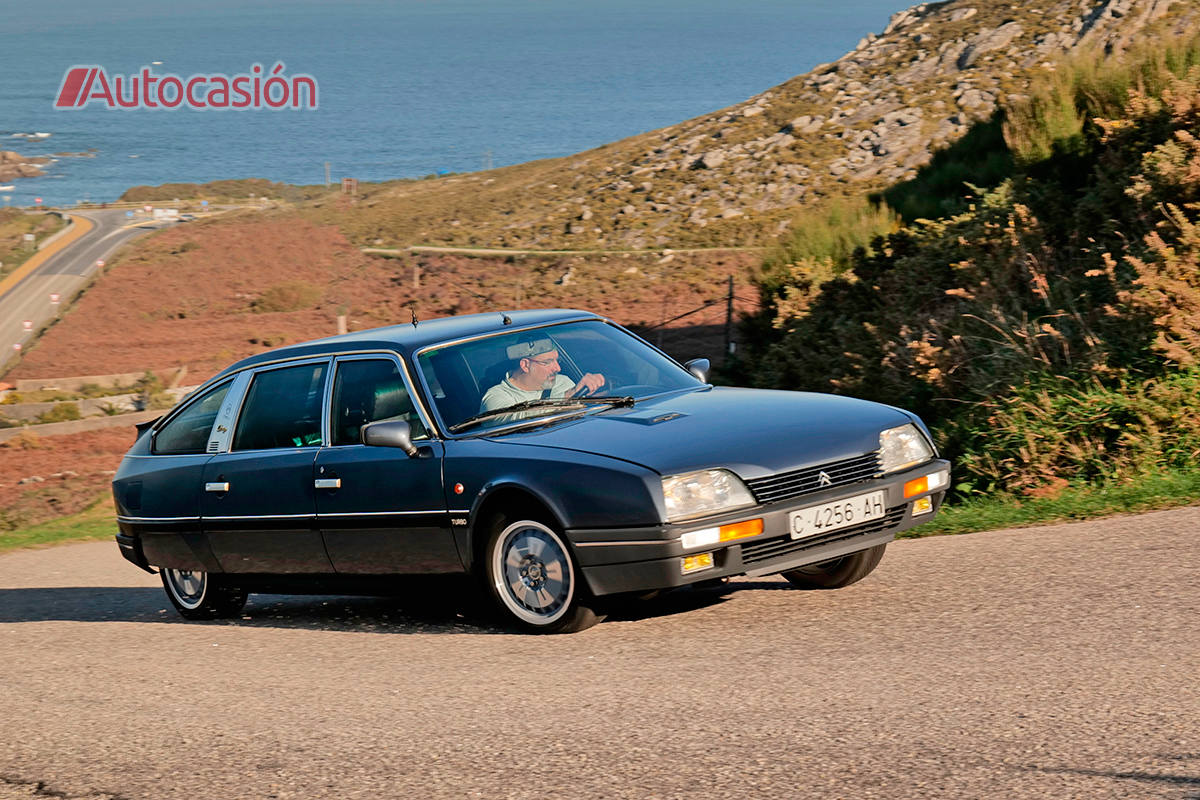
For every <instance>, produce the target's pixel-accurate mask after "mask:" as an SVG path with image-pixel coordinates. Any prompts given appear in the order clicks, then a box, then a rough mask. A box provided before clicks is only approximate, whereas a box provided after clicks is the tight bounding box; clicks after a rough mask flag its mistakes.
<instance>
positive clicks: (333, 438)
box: [113, 310, 950, 633]
mask: <svg viewBox="0 0 1200 800" xmlns="http://www.w3.org/2000/svg"><path fill="white" fill-rule="evenodd" d="M707 371H708V362H707V361H705V360H703V359H697V360H694V361H690V362H688V363H687V364H684V365H681V364H679V363H677V362H676V361H674V360H672V359H671V358H670V357H668V356H667V355H665V354H664V353H662V352H661V351H659V350H658V349H656V348H654V347H653V346H651V345H649V344H647V343H646V342H645V341H643V340H642V339H640V338H638V337H637V336H635V335H633V334H632V333H630V332H629V331H626V330H625V329H623V328H621V327H620V326H619V325H616V324H614V323H613V322H612V321H610V320H607V319H604V318H602V317H599V316H596V315H594V314H589V313H585V312H580V311H564V310H543V311H519V312H509V313H491V314H476V315H471V316H463V317H454V318H448V319H439V320H431V321H426V322H420V323H415V322H414V323H413V324H408V325H396V326H392V327H387V328H378V329H375V330H367V331H361V332H356V333H351V334H346V335H342V336H335V337H331V338H327V339H320V340H317V341H313V342H307V343H304V344H297V345H291V346H288V347H283V348H280V349H277V350H273V351H270V352H266V353H262V354H259V355H256V356H253V357H251V358H247V359H244V360H242V361H239V362H238V363H236V364H234V365H232V366H230V367H229V368H227V369H225V370H224V371H222V372H221V373H220V374H218V375H217V376H215V377H214V378H212V379H211V380H210V381H208V382H207V383H206V384H204V385H203V386H201V387H200V388H199V389H197V390H196V391H195V392H194V393H192V394H191V395H190V396H189V397H188V398H186V399H185V400H184V401H183V402H182V403H180V404H179V406H177V407H176V408H174V409H173V410H172V411H171V412H170V413H168V414H166V415H165V416H163V417H162V418H160V419H158V420H156V421H154V422H153V423H149V424H147V425H144V426H142V428H141V429H140V430H139V436H138V439H137V441H136V443H135V444H134V446H133V448H132V449H131V450H130V451H129V453H128V454H127V455H126V456H125V459H124V460H123V462H122V463H121V467H120V469H119V470H118V472H117V475H116V477H115V478H114V480H113V494H114V497H115V499H116V506H117V514H118V517H117V520H118V524H119V527H120V533H119V534H118V535H117V543H118V545H119V546H120V548H121V552H122V553H123V554H124V556H125V557H126V558H127V559H129V560H130V561H131V562H133V563H134V564H137V565H138V566H140V567H142V568H143V569H147V570H150V571H154V568H157V571H158V572H159V574H160V575H161V579H162V583H163V586H164V588H165V590H166V593H167V596H168V597H169V598H170V600H171V602H172V604H173V605H174V606H175V608H176V609H178V611H179V612H180V613H181V614H182V615H183V616H184V617H186V618H188V619H212V618H216V617H226V616H233V615H236V614H238V613H240V611H241V610H242V607H243V606H244V605H245V602H246V596H247V594H248V593H249V592H262V591H284V592H331V591H336V592H345V593H368V594H375V593H384V592H387V591H388V589H389V587H391V588H395V586H396V583H397V577H396V576H400V575H411V574H451V573H460V574H461V573H464V572H465V573H469V574H471V575H474V576H476V577H477V578H478V580H479V582H480V585H481V586H482V588H483V590H484V591H485V592H486V593H487V594H488V595H489V596H490V597H491V598H492V599H493V600H494V605H495V607H496V609H498V611H499V612H500V613H501V614H502V615H503V616H504V618H505V619H506V620H507V621H508V622H509V623H510V624H512V625H513V626H514V627H517V628H520V629H523V630H526V631H530V632H538V633H554V632H571V631H579V630H582V629H584V628H587V627H589V626H591V625H593V624H595V623H596V622H597V621H598V620H599V619H601V618H602V617H603V612H604V608H605V601H606V599H608V598H612V597H614V596H619V595H630V594H644V593H647V592H652V591H655V590H661V589H669V588H672V587H678V586H685V585H690V584H698V583H705V582H713V581H723V580H726V579H728V578H729V577H732V576H738V575H750V576H755V575H772V574H782V575H783V576H784V577H785V578H787V580H788V581H790V582H791V583H792V584H793V585H795V586H797V587H799V588H803V589H833V588H838V587H842V586H846V585H848V584H851V583H854V582H856V581H858V580H861V579H862V578H864V577H865V576H866V575H868V574H869V573H870V572H871V571H872V570H873V569H874V568H875V567H876V565H878V563H879V561H880V559H881V558H882V557H883V554H884V549H885V548H886V547H887V544H888V542H890V541H891V540H892V539H893V538H894V537H895V535H896V533H897V532H899V531H902V530H904V529H906V528H909V527H912V526H913V525H917V524H920V523H922V522H925V521H928V520H929V519H931V518H932V517H933V515H934V514H935V513H936V511H937V509H938V507H939V505H940V504H941V501H942V498H943V497H944V496H945V492H946V489H947V487H948V485H949V476H950V465H949V463H948V462H947V461H945V460H943V459H940V458H938V454H937V451H936V449H935V448H934V445H933V443H932V440H931V439H930V436H929V432H928V430H926V428H925V426H924V424H923V423H922V422H921V420H920V419H918V418H917V417H916V416H915V415H913V414H910V413H908V412H906V411H903V410H901V409H898V408H892V407H890V406H885V405H880V404H877V403H869V402H865V401H862V400H855V399H851V398H847V397H838V396H833V395H823V394H810V393H800V392H784V391H766V390H754V389H740V388H728V387H716V386H712V385H710V384H708V383H707V381H706V374H707Z"/></svg>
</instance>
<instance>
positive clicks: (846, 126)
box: [309, 0, 1197, 249]
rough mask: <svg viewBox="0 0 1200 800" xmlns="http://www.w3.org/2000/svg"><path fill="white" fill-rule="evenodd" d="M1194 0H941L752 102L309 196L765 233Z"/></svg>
mask: <svg viewBox="0 0 1200 800" xmlns="http://www.w3.org/2000/svg"><path fill="white" fill-rule="evenodd" d="M1196 16H1197V11H1196V7H1195V4H1194V3H1192V2H1189V1H1188V0H1029V1H1027V2H1022V3H1019V4H1017V3H1013V2H1011V0H1004V1H1002V0H949V2H943V3H923V4H921V5H918V6H914V7H912V8H910V9H908V10H906V11H901V12H899V13H897V14H896V15H894V16H893V17H892V19H891V21H890V22H889V24H888V25H887V27H886V28H885V29H884V30H883V31H882V32H881V33H879V34H870V35H868V36H866V37H865V38H864V39H863V40H862V41H861V42H860V43H859V45H858V47H857V48H856V49H855V50H854V51H853V52H851V53H848V54H847V55H845V56H843V57H842V58H840V59H838V60H837V61H836V62H833V63H831V64H825V65H822V66H819V67H817V68H816V69H814V70H813V71H812V72H810V73H808V74H806V75H802V76H799V77H797V78H794V79H792V80H791V81H788V82H787V83H784V84H782V85H780V86H777V87H775V88H773V89H770V90H769V91H766V92H763V93H762V94H760V95H758V96H756V97H753V98H750V99H749V100H747V101H746V102H745V103H742V104H739V105H736V106H733V107H731V108H727V109H724V110H721V111H718V112H715V113H713V114H709V115H706V116H703V117H699V118H696V119H693V120H689V121H687V122H682V123H679V124H677V125H673V126H671V127H668V128H663V129H662V130H658V131H653V132H650V133H647V134H642V135H639V136H635V137H632V138H630V139H626V140H623V141H620V142H616V143H613V144H610V145H606V146H603V147H600V148H597V149H595V150H590V151H587V152H584V153H580V154H577V155H575V156H569V157H567V158H561V159H554V160H549V161H542V162H533V163H530V164H522V165H517V166H514V167H508V168H504V169H499V170H492V171H490V172H482V173H473V174H469V175H460V176H451V177H447V178H443V179H438V180H426V181H409V182H404V183H399V184H384V185H381V186H378V187H372V188H369V189H368V190H367V191H366V193H365V195H364V196H362V197H360V198H358V199H357V200H355V201H348V200H345V199H342V200H341V201H339V202H329V201H325V202H320V201H318V202H317V203H316V204H315V205H314V206H313V207H312V208H311V209H310V211H309V213H311V214H312V215H313V216H314V217H315V218H317V219H319V220H321V221H333V222H336V223H337V224H338V225H339V226H340V227H341V228H342V229H343V230H344V231H345V232H346V233H347V234H348V235H349V236H350V237H351V238H352V239H353V240H355V241H357V242H358V243H360V244H370V245H408V244H416V243H420V244H447V245H451V244H452V245H480V246H492V247H500V246H509V247H532V248H544V247H550V246H554V247H569V248H598V247H599V248H608V249H620V248H630V249H643V248H661V247H667V246H673V247H685V246H706V245H709V246H714V245H716V246H734V245H756V244H758V245H761V244H765V243H769V242H770V241H771V240H773V239H774V238H775V237H776V236H777V235H779V234H780V233H781V232H782V231H784V230H785V229H786V228H787V226H788V225H789V224H790V223H791V220H792V217H793V215H794V213H795V210H796V209H797V207H799V206H802V205H804V204H806V203H808V202H810V201H812V200H813V199H815V198H820V197H823V196H836V195H846V194H861V193H862V192H864V191H870V190H874V189H880V188H883V187H885V186H887V185H890V184H892V183H894V182H896V181H898V180H902V179H905V178H908V177H911V176H913V175H914V174H915V173H916V171H917V170H918V169H919V168H920V167H922V166H923V165H925V164H927V163H928V162H929V161H930V159H931V157H932V153H933V152H934V151H935V150H937V149H938V148H941V147H944V146H945V145H947V144H949V143H951V142H953V141H954V140H956V139H957V138H959V137H960V136H962V135H963V134H964V133H965V132H966V131H967V129H968V127H969V126H970V125H971V124H972V122H974V121H976V120H979V119H983V118H986V117H988V116H990V115H991V114H992V113H993V112H994V111H995V110H996V109H997V107H998V106H1002V105H1004V104H1005V103H1007V102H1009V101H1012V100H1014V99H1018V98H1019V97H1020V96H1021V95H1022V94H1023V92H1025V91H1026V90H1027V88H1028V86H1029V82H1030V80H1031V78H1032V77H1033V76H1034V75H1035V74H1037V73H1038V72H1039V71H1044V70H1046V69H1050V68H1052V67H1053V65H1052V62H1053V61H1054V60H1055V59H1058V58H1060V57H1062V56H1063V55H1064V54H1069V53H1071V52H1072V51H1076V50H1078V49H1080V48H1085V47H1103V48H1110V49H1121V48H1124V47H1125V46H1127V45H1128V44H1130V43H1131V42H1133V41H1134V40H1135V39H1137V38H1138V37H1141V36H1146V35H1150V34H1151V32H1152V31H1154V30H1160V29H1162V30H1165V29H1179V28H1183V27H1185V26H1186V25H1189V24H1192V23H1194V22H1195V20H1196Z"/></svg>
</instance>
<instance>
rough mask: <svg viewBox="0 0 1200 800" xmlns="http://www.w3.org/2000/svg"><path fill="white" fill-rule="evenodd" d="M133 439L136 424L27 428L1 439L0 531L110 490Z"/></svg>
mask: <svg viewBox="0 0 1200 800" xmlns="http://www.w3.org/2000/svg"><path fill="white" fill-rule="evenodd" d="M133 439H134V429H133V426H132V425H131V426H129V427H128V428H113V429H108V430H102V431H92V432H90V433H77V434H71V435H66V436H38V435H37V434H36V433H23V434H21V435H19V436H17V437H16V438H13V439H9V440H8V441H6V442H2V443H0V531H3V530H11V529H13V528H18V527H25V526H27V525H33V524H36V523H38V522H42V521H45V520H47V519H53V518H55V517H64V516H69V515H71V514H76V513H78V512H80V511H82V510H83V509H84V508H86V507H87V506H88V505H90V504H91V503H92V502H93V501H94V500H95V499H96V497H97V496H99V495H102V494H103V493H105V492H106V491H108V487H109V484H110V483H111V481H112V475H113V472H115V471H116V469H117V465H118V464H120V462H121V456H122V455H124V454H125V451H126V450H128V449H129V447H130V446H131V445H132V444H133ZM39 478H40V480H35V479H39ZM22 481H24V482H22ZM113 528H114V530H113V532H114V533H115V532H116V526H115V524H114V526H113Z"/></svg>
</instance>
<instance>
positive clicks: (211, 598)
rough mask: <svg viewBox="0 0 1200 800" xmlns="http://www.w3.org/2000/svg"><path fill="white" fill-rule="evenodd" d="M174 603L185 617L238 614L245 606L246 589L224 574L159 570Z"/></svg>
mask: <svg viewBox="0 0 1200 800" xmlns="http://www.w3.org/2000/svg"><path fill="white" fill-rule="evenodd" d="M159 577H161V578H162V584H163V589H165V590H166V592H167V597H168V598H169V599H170V600H171V605H173V606H175V610H176V611H178V612H179V614H180V616H182V617H183V618H184V619H220V618H222V617H236V616H237V615H238V614H240V613H242V609H243V608H245V606H246V592H245V591H244V590H242V589H238V588H237V587H234V586H230V585H229V584H228V583H227V582H226V579H225V576H223V575H212V574H210V573H208V572H204V571H203V570H191V569H174V568H171V567H163V568H162V569H161V570H159Z"/></svg>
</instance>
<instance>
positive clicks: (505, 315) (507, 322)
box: [500, 311, 512, 325]
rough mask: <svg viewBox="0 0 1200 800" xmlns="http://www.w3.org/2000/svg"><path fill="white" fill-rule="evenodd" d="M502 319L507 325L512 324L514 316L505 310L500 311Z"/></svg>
mask: <svg viewBox="0 0 1200 800" xmlns="http://www.w3.org/2000/svg"><path fill="white" fill-rule="evenodd" d="M500 321H501V322H503V323H504V324H505V325H512V318H511V317H509V316H508V314H505V313H504V312H503V311H501V312H500Z"/></svg>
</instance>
